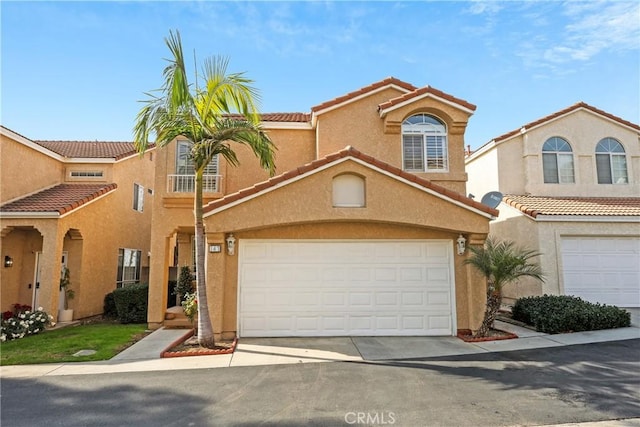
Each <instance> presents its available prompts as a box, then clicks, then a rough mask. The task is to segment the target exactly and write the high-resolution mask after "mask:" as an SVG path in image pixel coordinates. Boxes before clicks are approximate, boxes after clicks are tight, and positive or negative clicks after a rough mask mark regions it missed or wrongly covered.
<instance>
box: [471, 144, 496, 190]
mask: <svg viewBox="0 0 640 427" xmlns="http://www.w3.org/2000/svg"><path fill="white" fill-rule="evenodd" d="M478 154H479V155H477V157H474V161H473V162H470V163H467V164H466V172H467V175H468V177H469V181H468V182H467V193H468V194H473V195H474V197H475V200H476V201H478V202H479V201H480V200H481V199H482V196H484V195H485V194H487V193H488V192H490V191H498V187H499V184H498V180H499V173H498V152H497V151H496V150H489V151H486V152H485V153H484V154H482V153H478ZM472 177H473V178H472Z"/></svg>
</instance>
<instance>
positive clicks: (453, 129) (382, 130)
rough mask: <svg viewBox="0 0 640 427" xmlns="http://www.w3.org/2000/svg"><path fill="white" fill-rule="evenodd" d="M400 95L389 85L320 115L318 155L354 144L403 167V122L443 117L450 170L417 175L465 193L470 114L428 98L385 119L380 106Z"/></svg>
mask: <svg viewBox="0 0 640 427" xmlns="http://www.w3.org/2000/svg"><path fill="white" fill-rule="evenodd" d="M399 95H401V93H400V92H399V91H397V90H396V89H392V88H389V89H386V90H382V91H380V92H377V93H373V94H371V95H369V96H367V97H364V98H362V99H358V100H356V101H353V102H350V103H348V104H346V105H344V106H342V107H341V108H339V109H335V110H331V111H328V112H325V113H322V114H321V115H319V116H318V123H317V144H318V157H324V156H326V155H328V154H331V153H334V152H336V151H339V150H341V149H343V148H345V147H346V146H348V145H350V146H352V147H354V148H356V149H358V150H360V151H362V152H363V153H365V154H368V155H370V156H373V157H375V158H376V159H378V160H381V161H383V162H386V163H389V164H391V165H392V166H395V167H397V168H400V169H402V166H403V165H402V134H401V126H400V125H401V124H402V122H403V121H404V120H405V119H406V118H408V117H410V116H411V115H413V114H418V113H427V114H432V115H434V116H436V117H438V118H439V119H441V120H442V121H443V122H444V123H445V124H446V127H447V132H448V141H447V143H448V150H449V153H448V154H449V169H448V171H446V172H437V173H417V174H416V175H418V176H420V177H421V178H425V179H428V180H431V181H433V182H435V183H437V184H440V185H442V186H444V187H447V188H449V189H451V190H453V191H457V192H459V193H462V194H465V191H466V180H467V175H466V173H465V171H464V131H465V129H466V125H467V121H468V119H469V116H470V114H469V113H467V112H465V111H462V110H460V109H458V108H454V107H452V106H450V105H448V104H445V103H442V102H440V101H438V100H436V99H434V98H431V97H428V98H423V99H420V100H418V101H416V102H414V103H411V104H409V105H406V106H404V107H401V108H397V109H395V110H393V111H391V112H389V113H388V114H387V115H386V116H385V117H384V118H381V117H380V114H379V112H378V105H379V104H381V103H383V102H385V101H387V100H389V99H392V98H394V97H397V96H399Z"/></svg>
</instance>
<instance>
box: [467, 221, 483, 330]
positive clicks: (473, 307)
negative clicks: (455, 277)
mask: <svg viewBox="0 0 640 427" xmlns="http://www.w3.org/2000/svg"><path fill="white" fill-rule="evenodd" d="M486 238H487V236H486V235H478V234H470V235H469V238H468V239H467V250H466V252H465V257H469V256H470V251H469V249H468V246H483V245H484V241H485V240H486ZM466 269H467V278H468V280H467V283H468V288H467V295H468V297H469V329H471V330H472V331H476V330H477V329H478V328H479V327H480V324H481V323H482V319H483V318H484V309H485V307H486V304H487V280H486V278H485V277H484V275H483V274H482V273H480V272H479V271H478V270H477V269H476V268H475V267H474V266H472V265H470V264H467V265H466Z"/></svg>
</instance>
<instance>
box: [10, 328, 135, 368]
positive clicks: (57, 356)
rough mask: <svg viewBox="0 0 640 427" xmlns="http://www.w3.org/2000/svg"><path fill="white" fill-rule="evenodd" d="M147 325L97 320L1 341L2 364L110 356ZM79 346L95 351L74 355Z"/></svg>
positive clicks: (133, 339) (126, 345)
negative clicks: (85, 354)
mask: <svg viewBox="0 0 640 427" xmlns="http://www.w3.org/2000/svg"><path fill="white" fill-rule="evenodd" d="M146 328H147V325H146V324H128V325H122V324H116V323H114V324H105V323H95V324H87V325H78V326H67V327H65V328H61V329H56V330H47V331H44V332H41V333H39V334H37V335H30V336H26V337H24V338H22V339H19V340H13V341H6V342H3V343H2V344H0V365H2V366H5V365H29V364H33V363H57V362H86V361H89V360H107V359H111V358H112V357H113V356H115V355H116V354H118V353H119V352H121V351H122V350H124V349H125V348H127V347H128V346H130V345H131V344H133V343H134V342H135V341H137V339H139V338H140V337H141V336H142V335H143V334H144V333H145V330H146ZM80 350H95V351H96V354H94V355H91V356H80V357H75V356H73V354H74V353H76V352H78V351H80Z"/></svg>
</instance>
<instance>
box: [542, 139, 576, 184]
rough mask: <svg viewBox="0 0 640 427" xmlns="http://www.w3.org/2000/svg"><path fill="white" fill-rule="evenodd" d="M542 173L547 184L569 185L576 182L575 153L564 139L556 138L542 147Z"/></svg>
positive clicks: (548, 140)
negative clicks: (574, 171) (574, 169)
mask: <svg viewBox="0 0 640 427" xmlns="http://www.w3.org/2000/svg"><path fill="white" fill-rule="evenodd" d="M542 171H543V174H544V182H545V184H568V183H573V182H575V176H574V173H573V152H572V150H571V145H569V143H568V142H567V141H565V140H564V139H562V138H560V137H558V136H554V137H552V138H549V139H547V141H546V142H545V143H544V145H543V146H542Z"/></svg>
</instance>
